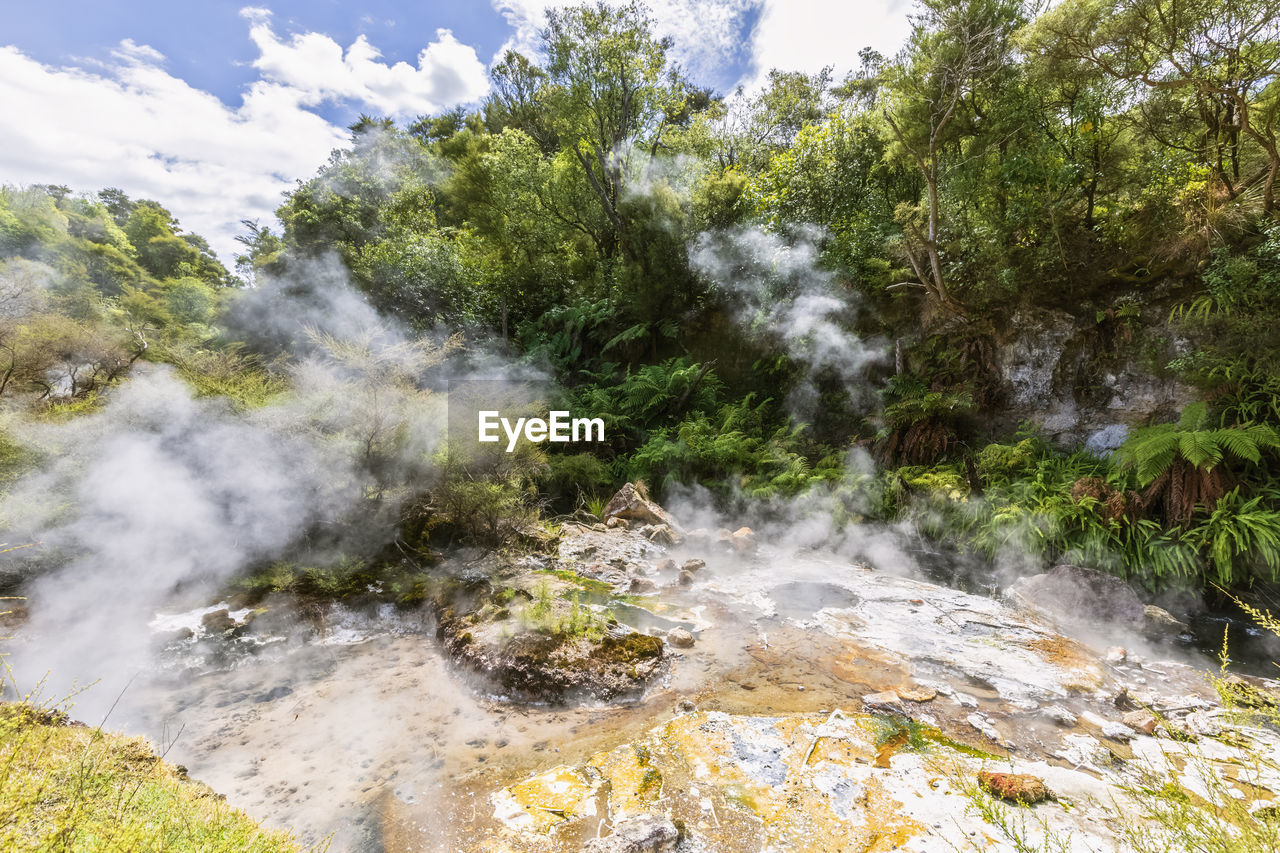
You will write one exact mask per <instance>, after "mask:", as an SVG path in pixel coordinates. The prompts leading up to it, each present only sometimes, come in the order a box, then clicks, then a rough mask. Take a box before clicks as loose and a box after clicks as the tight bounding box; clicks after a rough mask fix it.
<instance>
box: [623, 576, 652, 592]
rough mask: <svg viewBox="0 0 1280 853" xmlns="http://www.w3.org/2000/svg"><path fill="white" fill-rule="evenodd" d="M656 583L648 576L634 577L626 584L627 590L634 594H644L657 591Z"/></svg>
mask: <svg viewBox="0 0 1280 853" xmlns="http://www.w3.org/2000/svg"><path fill="white" fill-rule="evenodd" d="M657 590H658V585H657V584H656V583H654V582H653V581H651V580H649V579H648V578H641V577H635V578H632V579H631V583H630V584H629V585H628V586H627V592H630V593H632V594H635V595H644V594H645V593H650V592H657Z"/></svg>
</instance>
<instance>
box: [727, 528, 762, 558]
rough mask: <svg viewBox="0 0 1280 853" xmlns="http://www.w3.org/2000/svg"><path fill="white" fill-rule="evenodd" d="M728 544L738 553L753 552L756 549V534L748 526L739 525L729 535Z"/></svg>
mask: <svg viewBox="0 0 1280 853" xmlns="http://www.w3.org/2000/svg"><path fill="white" fill-rule="evenodd" d="M729 544H730V545H732V546H733V550H735V551H737V552H738V553H739V554H754V553H755V551H756V534H755V533H754V532H752V530H751V528H750V527H739V528H738V529H737V530H736V531H734V533H733V535H732V536H731V537H729Z"/></svg>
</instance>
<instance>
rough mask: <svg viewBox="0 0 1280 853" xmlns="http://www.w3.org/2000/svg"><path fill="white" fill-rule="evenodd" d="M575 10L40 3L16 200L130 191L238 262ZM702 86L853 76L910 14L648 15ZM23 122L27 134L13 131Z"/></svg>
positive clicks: (15, 52) (775, 5)
mask: <svg viewBox="0 0 1280 853" xmlns="http://www.w3.org/2000/svg"><path fill="white" fill-rule="evenodd" d="M561 5H566V3H565V0H488V2H486V0H470V2H451V3H450V2H438V0H427V1H426V2H423V0H414V2H409V1H408V0H399V2H393V0H363V2H359V3H356V2H349V0H311V2H303V1H302V0H274V2H273V0H258V2H256V3H251V4H249V3H245V2H222V0H219V1H218V2H189V3H174V2H173V0H133V1H132V2H122V0H99V2H60V0H46V2H27V3H21V4H14V8H12V9H10V10H7V11H6V13H5V16H4V17H5V20H4V26H3V28H0V115H4V116H5V117H6V119H5V126H6V127H5V130H6V132H5V134H4V136H5V137H7V138H5V139H4V141H3V144H0V183H9V184H30V183H61V184H66V185H68V186H71V187H72V188H73V189H75V190H77V191H85V192H91V191H96V190H97V189H100V188H102V187H104V186H117V187H120V188H122V189H124V190H125V191H126V192H129V193H130V194H131V195H134V196H139V197H147V198H154V199H156V200H157V201H160V202H161V203H162V204H165V205H166V206H168V207H169V208H170V209H171V210H172V211H173V212H174V213H175V214H176V215H178V217H179V218H180V219H181V220H182V221H183V224H184V225H185V226H186V227H188V228H190V229H192V230H194V231H197V232H199V233H202V234H205V235H206V236H207V237H209V239H210V241H211V242H212V243H213V245H214V247H215V249H217V250H218V251H219V254H221V255H222V256H223V258H224V260H227V261H229V260H230V259H231V256H232V255H233V254H234V250H235V246H236V244H235V241H234V237H235V235H236V234H237V233H239V230H240V226H239V222H240V220H241V219H246V218H248V219H260V220H262V221H264V222H267V221H270V220H271V218H272V217H271V214H272V211H273V210H274V209H275V207H276V206H277V205H278V204H279V202H280V198H281V194H282V193H283V192H284V191H286V190H288V189H289V188H290V187H291V186H292V185H293V182H294V180H295V179H297V178H306V177H308V176H310V175H312V174H314V173H315V170H316V169H317V168H318V167H319V166H320V165H321V164H322V163H323V162H324V160H325V159H326V157H327V156H328V153H329V152H330V150H332V149H333V148H334V147H336V146H339V145H341V144H343V142H344V140H345V138H346V131H345V127H346V125H347V124H349V123H350V122H351V121H352V120H353V119H354V117H355V116H356V115H358V114H359V113H362V112H365V113H370V114H374V115H390V116H393V117H395V118H397V119H398V120H401V121H407V120H409V119H412V118H413V117H415V116H416V115H419V114H422V113H431V112H437V111H440V110H443V109H447V108H451V107H453V106H456V105H459V104H463V105H465V104H475V103H478V101H479V100H480V99H482V98H483V97H484V95H485V94H486V92H487V88H488V81H487V76H486V70H487V68H488V66H489V65H490V63H491V62H492V61H493V60H494V58H495V57H496V56H499V55H500V54H501V52H502V50H504V49H505V48H507V47H514V48H517V49H521V50H524V51H525V52H527V53H530V54H535V53H536V51H537V31H538V29H539V27H540V26H541V25H542V22H543V20H544V15H545V10H546V9H547V8H548V7H554V6H561ZM649 5H650V7H651V8H652V11H653V15H654V18H655V19H656V21H657V26H658V29H659V31H660V33H662V34H664V35H670V36H671V37H672V38H673V40H674V42H675V50H674V52H675V56H676V59H677V60H678V61H679V62H680V63H681V64H682V65H683V66H684V67H685V68H686V69H687V70H688V71H689V73H690V75H691V76H692V77H693V78H694V79H695V80H696V81H698V82H699V83H701V84H703V85H709V86H711V87H713V88H715V89H717V90H718V91H721V92H729V91H732V89H733V88H734V86H736V85H738V84H742V85H746V86H748V87H750V86H751V85H752V83H753V82H754V81H756V80H758V79H760V78H761V76H762V75H763V74H764V73H765V72H767V71H768V69H769V68H771V67H780V68H785V69H789V70H805V71H816V70H818V69H819V68H821V67H823V66H825V65H833V66H835V68H836V70H837V73H840V71H842V70H847V69H851V68H853V67H855V66H856V65H857V52H858V50H859V49H860V48H861V47H863V46H865V45H872V46H874V47H876V48H877V49H879V50H881V51H883V52H885V53H892V52H893V51H895V50H896V49H897V47H898V46H899V45H900V44H901V43H902V41H903V39H904V38H905V36H906V33H907V22H906V12H907V0H649ZM14 116H20V117H22V120H21V121H14V119H13V117H14Z"/></svg>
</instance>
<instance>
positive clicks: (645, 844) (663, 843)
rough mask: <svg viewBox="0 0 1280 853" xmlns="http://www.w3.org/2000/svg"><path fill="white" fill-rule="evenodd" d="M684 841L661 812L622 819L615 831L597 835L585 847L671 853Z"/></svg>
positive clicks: (604, 852) (601, 851) (610, 852)
mask: <svg viewBox="0 0 1280 853" xmlns="http://www.w3.org/2000/svg"><path fill="white" fill-rule="evenodd" d="M679 843H680V830H678V829H676V825H675V824H674V823H672V822H671V821H670V820H668V819H667V818H665V817H662V816H661V815H636V816H635V817H629V818H626V819H625V820H620V821H618V822H617V823H616V824H614V826H613V834H612V835H607V836H605V837H604V838H593V839H591V840H590V841H588V842H587V843H586V845H585V846H583V848H582V849H583V850H585V851H587V853H670V851H672V850H675V849H676V845H677V844H679Z"/></svg>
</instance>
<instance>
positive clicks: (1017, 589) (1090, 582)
mask: <svg viewBox="0 0 1280 853" xmlns="http://www.w3.org/2000/svg"><path fill="white" fill-rule="evenodd" d="M1005 595H1006V596H1008V597H1009V598H1010V599H1012V600H1013V601H1014V602H1015V603H1017V604H1019V605H1022V606H1024V607H1028V608H1030V609H1032V610H1040V611H1044V612H1046V613H1048V614H1050V615H1051V616H1054V617H1057V618H1058V619H1061V620H1062V621H1063V622H1068V623H1074V624H1088V625H1093V626H1100V625H1105V626H1111V625H1115V626H1119V627H1123V628H1130V629H1133V630H1141V629H1142V627H1143V625H1144V624H1145V621H1146V612H1145V608H1144V605H1143V603H1142V602H1141V601H1140V600H1139V599H1138V596H1137V594H1135V593H1134V591H1133V590H1132V589H1130V588H1129V585H1128V584H1127V583H1125V582H1124V581H1122V580H1120V578H1117V577H1114V576H1112V575H1107V574H1103V573H1102V572H1099V571H1095V570H1093V569H1087V568H1084V567H1083V566H1072V565H1061V566H1055V567H1053V568H1052V569H1050V570H1049V571H1048V572H1045V573H1044V574H1041V575H1032V576H1031V577H1025V578H1019V579H1018V580H1017V582H1015V583H1014V584H1013V585H1012V586H1010V587H1009V588H1008V589H1007V590H1005Z"/></svg>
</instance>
